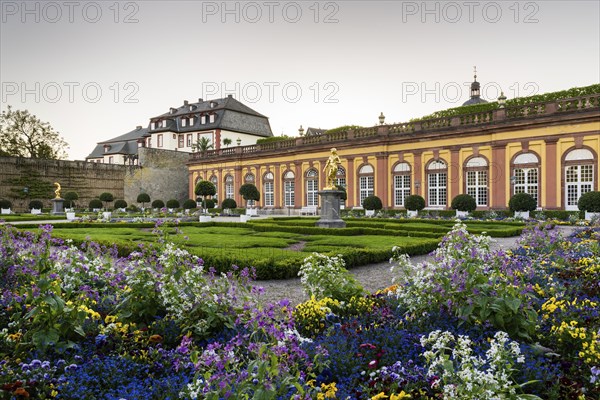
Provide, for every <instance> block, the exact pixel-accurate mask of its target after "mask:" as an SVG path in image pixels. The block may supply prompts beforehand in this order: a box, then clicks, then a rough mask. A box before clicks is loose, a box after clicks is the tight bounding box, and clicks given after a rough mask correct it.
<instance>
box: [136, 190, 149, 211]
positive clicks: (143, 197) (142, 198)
mask: <svg viewBox="0 0 600 400" xmlns="http://www.w3.org/2000/svg"><path fill="white" fill-rule="evenodd" d="M137 202H138V203H142V208H146V205H145V204H146V203H150V195H148V193H140V194H138V197H137Z"/></svg>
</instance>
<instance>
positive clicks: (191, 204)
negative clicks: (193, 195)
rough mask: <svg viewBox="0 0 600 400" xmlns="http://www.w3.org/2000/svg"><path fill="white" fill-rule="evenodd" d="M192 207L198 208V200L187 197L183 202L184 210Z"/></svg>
mask: <svg viewBox="0 0 600 400" xmlns="http://www.w3.org/2000/svg"><path fill="white" fill-rule="evenodd" d="M192 208H196V201H195V200H192V199H187V200H186V201H184V202H183V209H184V210H191V209H192Z"/></svg>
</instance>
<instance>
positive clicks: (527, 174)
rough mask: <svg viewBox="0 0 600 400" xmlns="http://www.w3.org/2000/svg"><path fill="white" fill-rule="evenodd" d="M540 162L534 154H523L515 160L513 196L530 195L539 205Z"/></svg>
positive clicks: (512, 178)
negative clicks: (518, 194) (519, 194)
mask: <svg viewBox="0 0 600 400" xmlns="http://www.w3.org/2000/svg"><path fill="white" fill-rule="evenodd" d="M539 167H540V160H539V158H538V156H536V155H535V154H533V153H521V154H519V155H518V156H516V157H515V159H514V160H513V174H512V177H511V182H512V183H513V194H517V193H529V194H530V195H531V196H532V197H533V198H534V199H535V202H536V203H537V204H539V202H538V190H539V189H538V187H539Z"/></svg>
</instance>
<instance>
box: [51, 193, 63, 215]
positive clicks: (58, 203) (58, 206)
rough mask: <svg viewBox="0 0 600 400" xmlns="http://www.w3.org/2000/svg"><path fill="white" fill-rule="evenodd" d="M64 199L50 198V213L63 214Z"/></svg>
mask: <svg viewBox="0 0 600 400" xmlns="http://www.w3.org/2000/svg"><path fill="white" fill-rule="evenodd" d="M64 203H65V199H61V198H60V197H59V198H56V199H52V215H65V207H64Z"/></svg>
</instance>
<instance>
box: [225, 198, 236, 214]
mask: <svg viewBox="0 0 600 400" xmlns="http://www.w3.org/2000/svg"><path fill="white" fill-rule="evenodd" d="M221 208H222V209H223V212H224V213H225V214H227V215H230V214H231V210H234V209H236V208H237V203H236V202H235V200H234V199H225V200H223V202H222V203H221Z"/></svg>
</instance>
